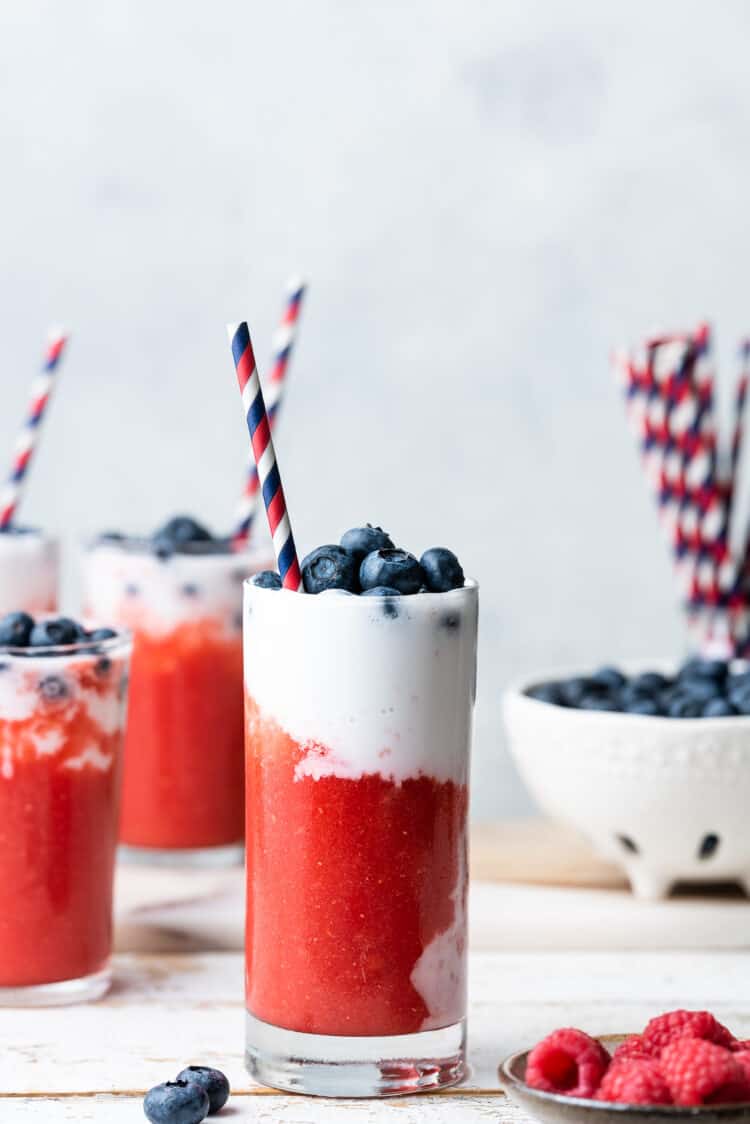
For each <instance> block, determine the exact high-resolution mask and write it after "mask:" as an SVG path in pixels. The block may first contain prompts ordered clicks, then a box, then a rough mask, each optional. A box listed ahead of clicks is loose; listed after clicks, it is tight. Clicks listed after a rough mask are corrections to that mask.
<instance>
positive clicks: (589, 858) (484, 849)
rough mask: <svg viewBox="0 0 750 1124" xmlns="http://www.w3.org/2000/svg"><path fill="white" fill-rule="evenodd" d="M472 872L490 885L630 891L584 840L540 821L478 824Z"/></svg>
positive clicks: (552, 823) (473, 841)
mask: <svg viewBox="0 0 750 1124" xmlns="http://www.w3.org/2000/svg"><path fill="white" fill-rule="evenodd" d="M471 873H472V876H473V877H474V878H476V879H478V880H482V881H487V882H523V883H528V884H532V885H542V886H585V887H589V888H594V889H605V890H626V889H627V888H628V881H627V878H626V877H625V875H624V874H623V872H622V870H621V869H620V867H618V866H615V864H614V863H609V862H606V860H604V859H600V858H599V856H598V855H597V854H596V852H595V851H594V848H593V847H592V846H591V844H590V843H589V842H588V840H587V839H585V838H584V836H582V835H580V834H579V833H578V832H576V831H574V830H573V829H572V828H569V827H566V826H565V825H564V824H560V823H557V822H555V821H554V820H547V819H542V818H541V817H535V818H533V819H523V820H505V821H503V822H500V823H482V824H477V825H475V827H474V829H473V831H472V836H471Z"/></svg>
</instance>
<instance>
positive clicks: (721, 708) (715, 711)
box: [703, 695, 737, 718]
mask: <svg viewBox="0 0 750 1124" xmlns="http://www.w3.org/2000/svg"><path fill="white" fill-rule="evenodd" d="M736 713H737V711H736V710H735V709H734V707H733V706H732V704H731V703H730V702H729V700H728V699H723V698H722V697H721V696H720V695H716V696H715V697H714V698H712V699H709V700H708V702H707V703H706V704H705V706H704V707H703V717H704V718H730V717H731V716H732V715H733V714H736Z"/></svg>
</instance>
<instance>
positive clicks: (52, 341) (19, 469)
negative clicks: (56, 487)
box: [0, 329, 68, 529]
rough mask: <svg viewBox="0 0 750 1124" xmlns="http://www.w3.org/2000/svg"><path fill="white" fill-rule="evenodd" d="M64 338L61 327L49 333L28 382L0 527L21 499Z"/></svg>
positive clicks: (0, 501)
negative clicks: (38, 366)
mask: <svg viewBox="0 0 750 1124" xmlns="http://www.w3.org/2000/svg"><path fill="white" fill-rule="evenodd" d="M67 340H68V336H67V333H65V332H63V331H61V330H60V329H55V330H53V331H51V332H50V334H49V339H48V343H47V349H46V351H45V353H44V361H43V363H42V369H41V371H40V372H39V374H38V375H37V376H36V378H35V379H34V381H33V383H32V385H31V401H30V403H29V409H28V413H27V415H26V418H25V420H24V423H23V426H22V428H21V432H20V433H19V435H18V437H17V439H16V444H15V446H14V449H13V463H12V465H11V470H10V475H9V476H8V479H7V480H6V482H5V487H4V488H3V491H2V494H1V495H0V529H5V528H7V527H10V526H11V524H12V523H13V520H14V518H15V515H16V511H17V509H18V505H19V503H20V502H21V495H22V493H23V487H24V484H25V482H26V476H27V474H28V469H29V464H30V463H31V458H32V456H33V455H34V450H35V449H36V445H37V441H38V440H39V431H40V429H41V426H42V420H43V418H44V411H45V410H46V409H47V403H48V402H49V400H50V396H51V394H52V387H53V385H54V382H55V372H56V370H57V366H58V364H59V362H60V359H61V357H62V353H63V351H64V349H65V344H66V342H67Z"/></svg>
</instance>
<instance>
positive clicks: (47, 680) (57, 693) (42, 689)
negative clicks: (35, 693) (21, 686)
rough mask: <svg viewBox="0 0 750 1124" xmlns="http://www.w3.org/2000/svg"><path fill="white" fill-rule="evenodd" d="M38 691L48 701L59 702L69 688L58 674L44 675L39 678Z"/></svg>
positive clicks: (68, 692)
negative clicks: (42, 677)
mask: <svg viewBox="0 0 750 1124" xmlns="http://www.w3.org/2000/svg"><path fill="white" fill-rule="evenodd" d="M39 693H40V694H41V695H42V696H43V697H44V698H45V699H48V700H49V701H50V702H59V701H60V699H67V697H68V695H69V694H70V690H69V688H68V684H67V683H66V682H65V680H64V679H61V678H60V676H59V675H46V676H45V677H44V679H40V680H39Z"/></svg>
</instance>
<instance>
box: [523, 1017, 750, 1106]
mask: <svg viewBox="0 0 750 1124" xmlns="http://www.w3.org/2000/svg"><path fill="white" fill-rule="evenodd" d="M525 1081H526V1084H527V1085H530V1086H531V1087H532V1088H534V1089H540V1090H542V1091H543V1092H546V1093H556V1094H558V1095H560V1096H566V1097H583V1098H586V1099H590V1100H597V1101H606V1102H608V1103H610V1104H611V1103H616V1104H640V1105H664V1104H669V1105H681V1106H685V1107H688V1106H689V1107H695V1106H697V1105H707V1104H740V1103H745V1102H749V1101H750V1042H748V1041H745V1040H742V1039H738V1038H735V1036H734V1035H733V1034H732V1032H731V1031H730V1030H728V1029H727V1027H725V1026H723V1025H722V1024H721V1023H720V1022H719V1021H718V1019H716V1018H715V1017H714V1016H713V1015H712V1014H711V1013H710V1012H709V1011H685V1010H677V1011H668V1012H666V1014H663V1015H657V1016H656V1018H653V1019H651V1021H650V1022H649V1023H648V1025H647V1026H646V1028H645V1030H644V1031H643V1032H642V1033H641V1034H631V1035H630V1037H629V1038H626V1039H625V1040H624V1041H623V1042H621V1043H620V1045H619V1046H618V1047H617V1049H616V1050H615V1051H614V1053H613V1054H612V1055H610V1054H609V1053H608V1051H607V1050H606V1049H605V1048H604V1046H603V1045H602V1044H601V1043H600V1042H599V1041H597V1039H595V1038H591V1037H590V1036H589V1035H588V1034H585V1033H584V1031H582V1030H577V1029H575V1028H573V1027H564V1028H562V1029H560V1030H555V1031H553V1032H552V1034H549V1035H547V1037H546V1038H543V1039H542V1041H541V1042H539V1043H538V1044H537V1045H536V1046H535V1047H534V1049H533V1050H531V1051H530V1053H529V1055H528V1058H527V1061H526V1073H525Z"/></svg>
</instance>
